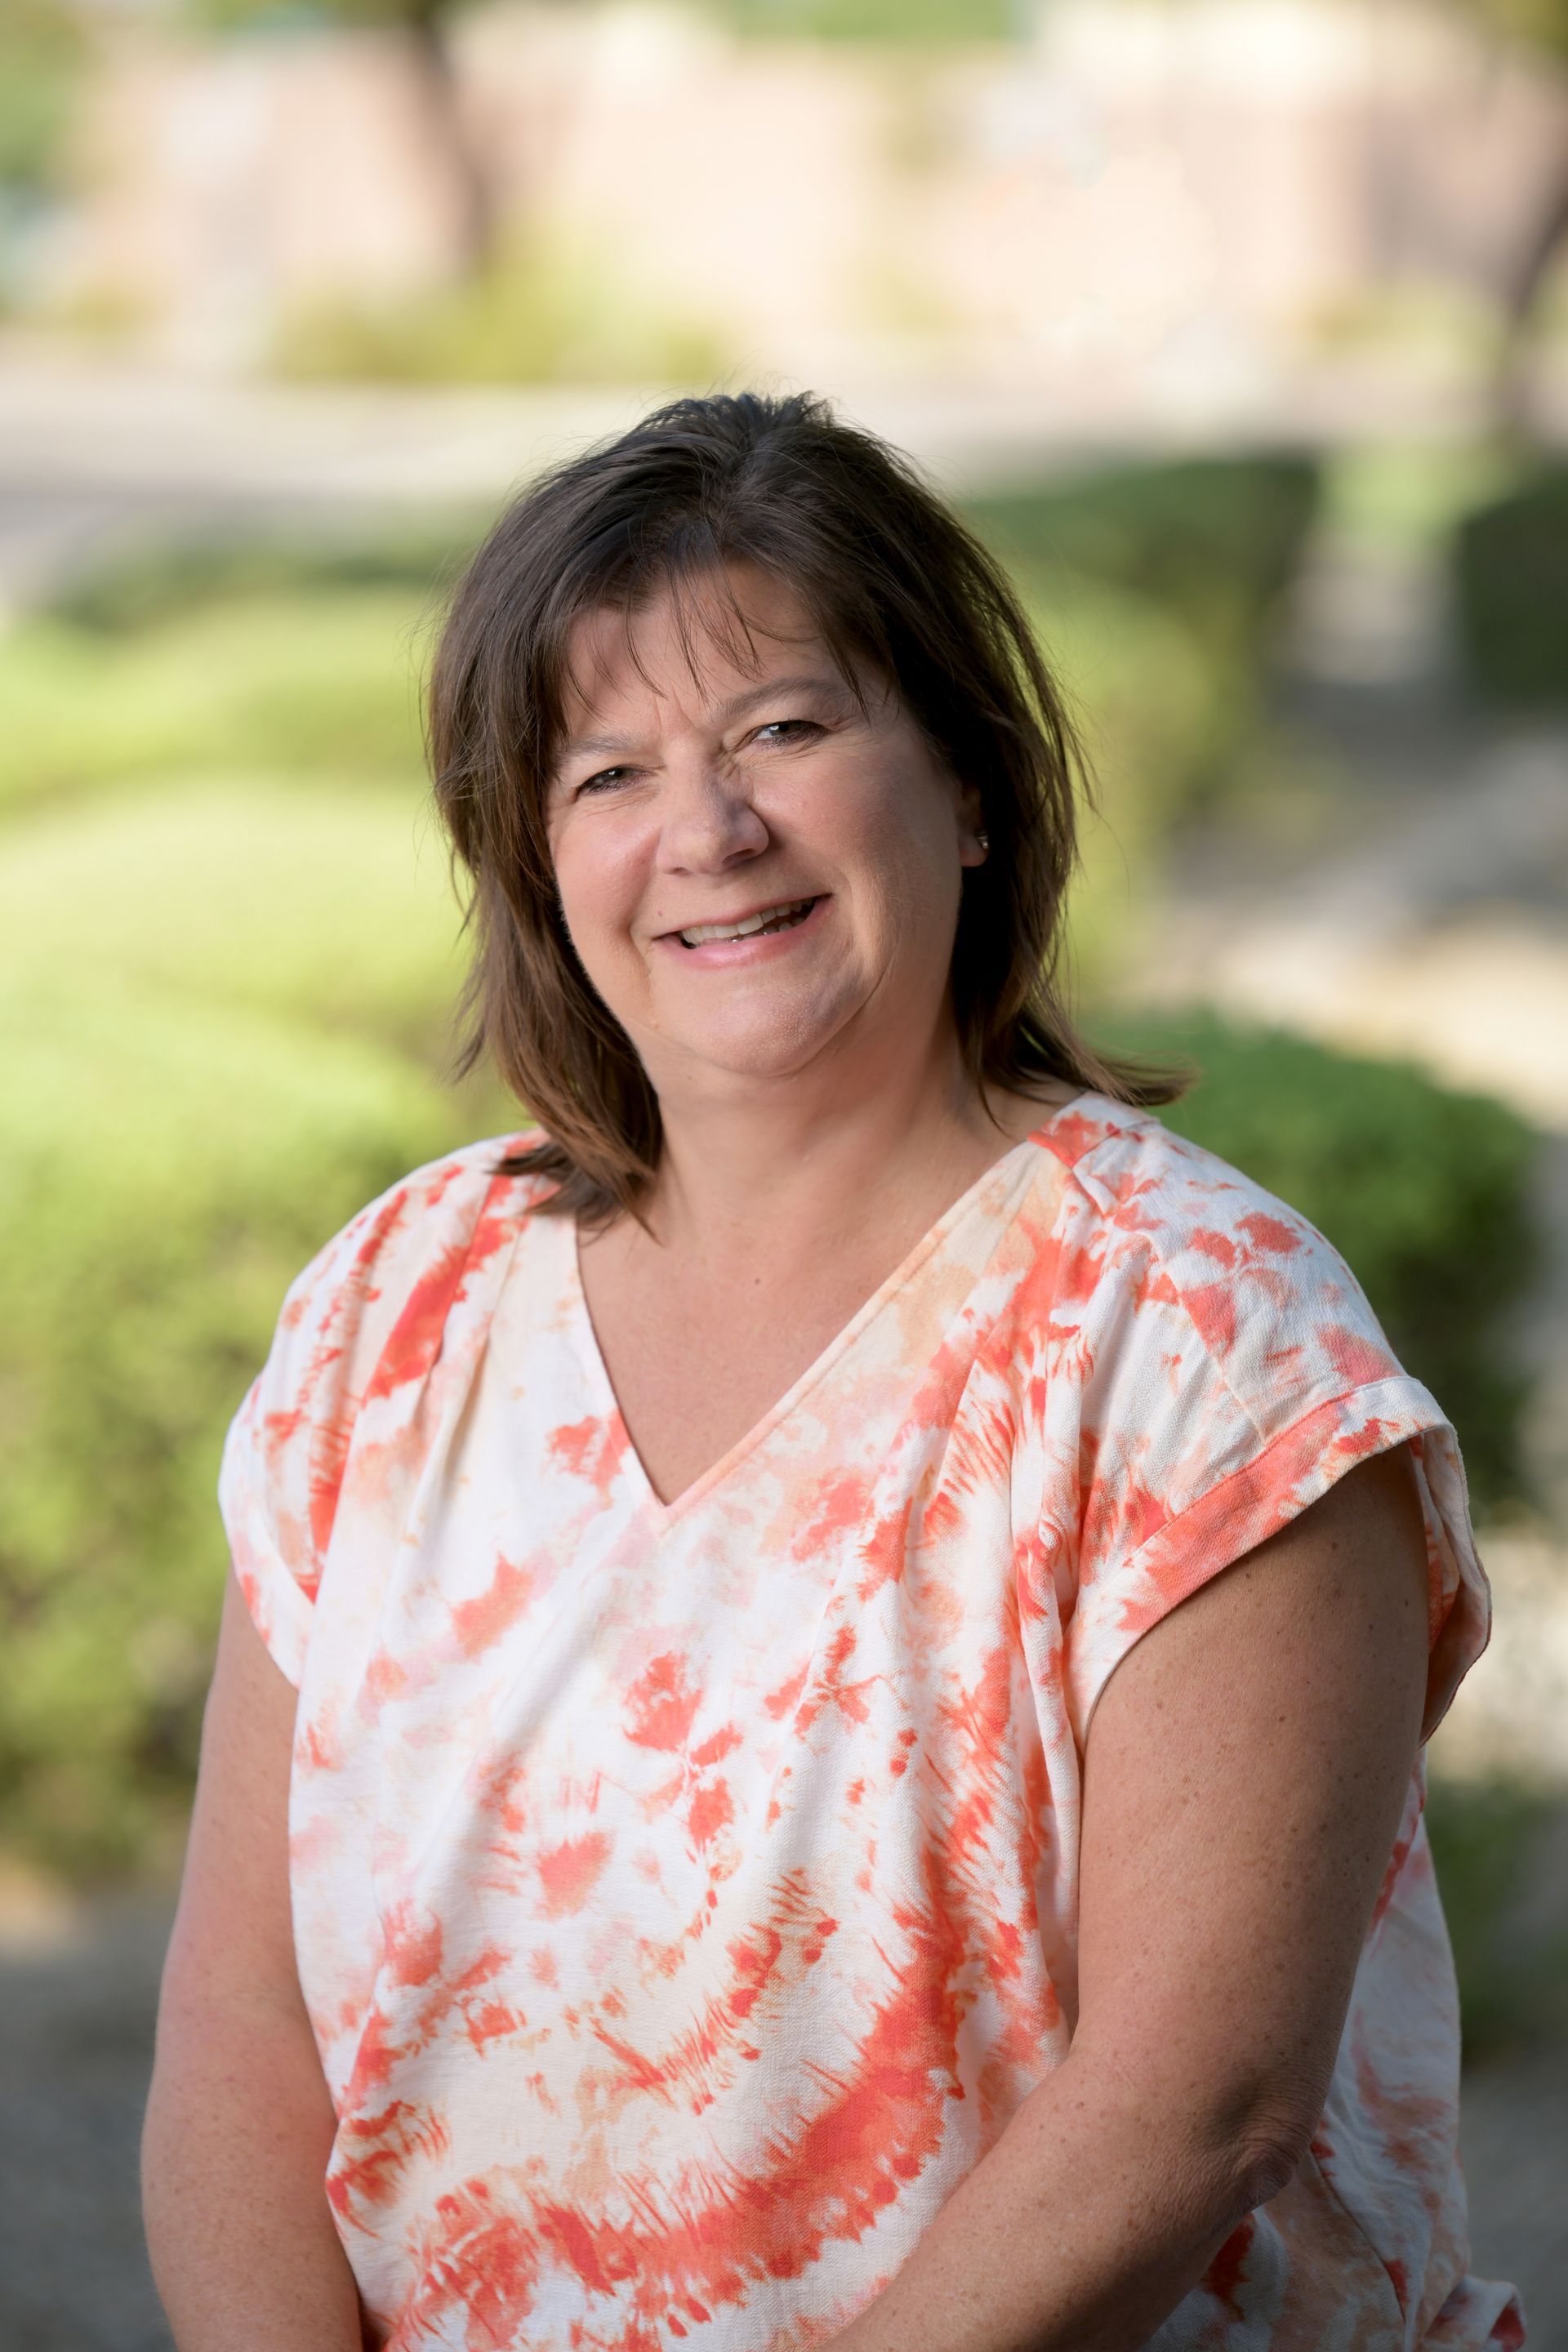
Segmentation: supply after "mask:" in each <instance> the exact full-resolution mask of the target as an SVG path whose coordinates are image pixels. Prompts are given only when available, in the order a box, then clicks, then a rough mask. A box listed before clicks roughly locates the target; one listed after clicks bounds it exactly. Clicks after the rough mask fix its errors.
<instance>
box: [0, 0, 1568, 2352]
mask: <svg viewBox="0 0 1568 2352" xmlns="http://www.w3.org/2000/svg"><path fill="white" fill-rule="evenodd" d="M742 385H757V386H761V387H763V388H766V389H783V388H791V387H795V386H809V387H811V388H812V389H815V390H817V391H821V392H824V393H826V394H830V395H831V396H833V397H834V398H835V399H836V401H837V403H838V404H839V405H840V407H841V409H842V411H843V412H844V413H845V414H847V415H849V416H851V417H852V418H855V419H857V420H858V421H863V422H865V423H867V424H869V425H872V426H874V427H875V428H877V429H879V430H881V431H883V432H886V433H887V434H888V435H889V436H890V437H891V438H893V439H894V440H895V441H897V442H899V443H900V444H901V445H903V446H906V447H908V448H909V449H910V451H911V452H912V454H913V455H914V456H915V457H917V459H919V461H920V462H921V463H922V464H923V465H924V466H925V467H928V469H929V470H930V471H931V474H932V475H933V476H934V478H936V479H937V480H938V481H939V483H941V485H942V487H943V488H945V489H946V490H947V491H948V492H949V493H950V494H951V495H952V497H953V498H955V499H957V500H958V501H959V502H960V504H961V505H962V507H963V510H964V511H965V513H966V514H967V515H968V517H969V519H970V520H971V521H972V522H973V524H974V526H975V527H976V528H977V529H978V530H981V531H982V532H983V533H984V535H986V536H987V537H988V538H989V539H990V540H991V541H993V543H994V545H995V546H996V547H997V548H998V550H999V551H1001V552H1002V553H1003V555H1004V556H1005V560H1006V561H1007V562H1008V563H1009V564H1010V566H1011V567H1012V569H1013V570H1014V572H1015V574H1016V578H1017V580H1018V583H1019V585H1020V587H1021V589H1022V591H1023V593H1024V594H1025V596H1026V599H1027V601H1028V604H1029V606H1030V609H1031V612H1032V613H1033V614H1034V616H1035V618H1036V621H1037V625H1038V628H1039V631H1040V634H1041V637H1042V640H1043V642H1044V644H1045V646H1046V648H1047V654H1048V655H1049V656H1050V657H1051V659H1052V660H1053V662H1054V663H1055V665H1056V667H1057V668H1058V672H1059V674H1060V676H1061V677H1062V679H1063V681H1064V684H1065V687H1066V689H1067V691H1068V695H1069V697H1070V698H1071V699H1072V701H1073V704H1074V706H1075V708H1076V709H1077V710H1078V712H1079V717H1080V719H1081V721H1082V724H1083V727H1084V730H1085V732H1086V736H1087V739H1088V741H1089V747H1090V752H1091V757H1092V762H1093V768H1094V772H1095V779H1096V790H1097V795H1098V801H1099V814H1098V816H1097V817H1096V819H1095V820H1094V822H1093V823H1092V824H1091V825H1090V827H1089V837H1088V841H1087V844H1086V855H1085V860H1084V867H1083V871H1082V873H1081V875H1080V877H1079V882H1078V884H1077V887H1076V890H1075V895H1074V899H1073V907H1072V913H1073V943H1074V959H1075V965H1076V971H1077V975H1078V984H1079V994H1080V997H1081V999H1082V1003H1083V1009H1084V1014H1085V1018H1086V1020H1087V1021H1088V1023H1089V1025H1090V1027H1091V1028H1094V1029H1097V1030H1098V1031H1099V1032H1100V1034H1103V1035H1105V1036H1107V1037H1114V1038H1115V1039H1117V1040H1118V1041H1120V1042H1121V1043H1123V1044H1132V1045H1144V1046H1147V1047H1149V1048H1151V1049H1153V1050H1158V1051H1172V1050H1174V1051H1178V1052H1183V1053H1186V1054H1189V1055H1191V1056H1192V1057H1193V1058H1194V1060H1195V1061H1196V1063H1197V1064H1198V1065H1199V1066H1201V1069H1202V1072H1203V1076H1202V1079H1201V1082H1200V1083H1199V1085H1198V1086H1197V1087H1195V1088H1194V1092H1193V1093H1192V1095H1191V1096H1190V1097H1188V1098H1186V1100H1185V1101H1184V1103H1183V1104H1182V1105H1180V1106H1178V1107H1177V1108H1176V1109H1175V1110H1174V1111H1173V1113H1172V1119H1173V1124H1179V1125H1182V1126H1183V1127H1184V1129H1186V1131H1188V1132H1190V1133H1192V1134H1194V1135H1195V1136H1196V1137H1197V1138H1198V1139H1200V1140H1201V1141H1203V1142H1205V1143H1207V1144H1209V1145H1211V1146H1212V1147H1213V1148H1214V1149H1215V1150H1219V1151H1220V1152H1221V1153H1222V1154H1223V1155H1224V1156H1225V1157H1226V1158H1228V1159H1231V1160H1236V1161H1237V1162H1238V1163H1239V1164H1241V1165H1242V1166H1244V1167H1246V1168H1247V1169H1248V1170H1249V1171H1251V1172H1252V1173H1253V1174H1255V1175H1257V1176H1258V1178H1260V1179H1261V1181H1264V1182H1265V1183H1266V1184H1268V1185H1269V1186H1270V1187H1271V1188H1272V1189H1273V1190H1274V1191H1276V1192H1279V1193H1281V1194H1282V1195H1284V1196H1285V1197H1286V1198H1288V1199H1289V1200H1290V1201H1292V1202H1294V1203H1295V1204H1296V1205H1297V1206H1298V1207H1300V1209H1301V1210H1302V1211H1304V1213H1306V1214H1307V1215H1309V1216H1310V1217H1311V1218H1312V1219H1313V1220H1314V1221H1315V1222H1316V1223H1319V1224H1320V1225H1321V1226H1322V1228H1323V1229H1324V1230H1325V1231H1326V1232H1327V1233H1328V1234H1330V1236H1331V1239H1332V1240H1334V1241H1335V1243H1336V1244H1338V1246H1339V1247H1340V1248H1341V1249H1342V1251H1343V1252H1344V1254H1345V1255H1346V1256H1347V1257H1348V1258H1349V1260H1350V1262H1351V1264H1352V1266H1353V1267H1354V1269H1355V1271H1356V1272H1357V1274H1358V1275H1359V1276H1360V1277H1361V1279H1362V1281H1363V1284H1364V1285H1365V1286H1366V1287H1367V1289H1368V1291H1369V1293H1370V1295H1371V1296H1372V1298H1373V1304H1374V1306H1375V1307H1377V1310H1378V1312H1379V1314H1380V1315H1381V1316H1382V1318H1383V1319H1384V1323H1385V1324H1386V1326H1387V1328H1388V1329H1389V1332H1390V1335H1391V1337H1392V1339H1394V1344H1395V1346H1396V1348H1397V1349H1399V1350H1400V1352H1401V1354H1402V1355H1403V1357H1404V1358H1405V1361H1406V1362H1407V1363H1408V1364H1409V1365H1410V1366H1411V1369H1412V1370H1415V1371H1416V1372H1417V1373H1418V1375H1419V1376H1420V1377H1421V1378H1422V1379H1424V1380H1425V1381H1426V1382H1427V1384H1428V1385H1429V1386H1430V1387H1431V1388H1432V1389H1433V1390H1434V1391H1435V1392H1436V1394H1437V1395H1438V1396H1439V1397H1440V1398H1441V1399H1442V1401H1443V1402H1444V1405H1445V1407H1446V1409H1447V1410H1448V1411H1449V1412H1451V1413H1452V1414H1453V1416H1454V1418H1455V1420H1456V1422H1457V1423H1458V1429H1459V1433H1460V1438H1461V1441H1462V1444H1463V1445H1464V1449H1465V1454H1466V1459H1467V1462H1468V1467H1469V1472H1470V1477H1471V1484H1472V1492H1473V1500H1474V1504H1475V1508H1476V1515H1477V1519H1478V1524H1479V1528H1480V1529H1481V1537H1482V1550H1483V1555H1484V1557H1485V1558H1486V1559H1487V1562H1488V1565H1489V1569H1490V1570H1491V1572H1492V1575H1493V1579H1494V1585H1495V1589H1496V1592H1497V1596H1498V1604H1499V1614H1498V1630H1497V1633H1496V1637H1495V1639H1494V1642H1493V1645H1492V1648H1491V1650H1490V1651H1489V1654H1488V1655H1487V1657H1486V1658H1485V1659H1483V1661H1482V1662H1481V1664H1479V1666H1478V1667H1477V1669H1476V1670H1475V1672H1474V1673H1473V1674H1472V1675H1471V1677H1470V1678H1469V1681H1468V1684H1467V1685H1466V1687H1465V1690H1464V1691H1463V1692H1462V1693H1461V1695H1460V1698H1459V1700H1458V1703H1457V1705H1456V1706H1455V1709H1454V1711H1453V1714H1452V1716H1451V1717H1450V1718H1449V1720H1448V1721H1447V1723H1446V1724H1445V1725H1444V1727H1442V1729H1441V1731H1440V1732H1439V1734H1438V1736H1437V1738H1436V1740H1435V1741H1434V1743H1433V1746H1432V1750H1431V1756H1430V1765H1431V1782H1432V1787H1431V1802H1430V1808H1429V1821H1430V1823H1431V1828H1432V1835H1433V1841H1434V1846H1435V1849H1436V1853H1437V1857H1438V1868H1439V1876H1440V1883H1441V1885H1442V1889H1443V1893H1444V1897H1445V1901H1446V1904H1447V1909H1448V1913H1449V1917H1450V1922H1451V1926H1452V1928H1453V1933H1454V1939H1455V1945H1456V1951H1457V1955H1458V1969H1459V1979H1460V1994H1461V2000H1462V2004H1463V2011H1464V2020H1465V2032H1466V2048H1467V2060H1466V2063H1467V2070H1468V2072H1467V2083H1466V2088H1465V2095H1464V2106H1465V2118H1466V2120H1465V2131H1466V2143H1465V2148H1466V2159H1467V2165H1468V2172H1469V2179H1470V2185H1471V2192H1472V2198H1473V2203H1474V2211H1475V2225H1476V2266H1477V2267H1478V2268H1479V2269H1480V2270H1482V2271H1483V2272H1484V2273H1489V2274H1493V2275H1508V2276H1511V2277H1512V2278H1514V2279H1515V2280H1517V2281H1518V2282H1519V2284H1521V2289H1522V2291H1523V2293H1524V2295H1525V2300H1526V2306H1527V2312H1528V2315H1529V2316H1530V2318H1531V2339H1530V2340H1531V2345H1532V2347H1539V2352H1548V2347H1568V2284H1565V2282H1568V457H1565V455H1564V443H1565V441H1568V5H1563V0H688V5H681V6H676V5H666V0H659V5H642V0H635V5H628V4H627V0H603V5H595V0H551V4H550V5H544V0H493V5H470V6H458V5H448V0H4V5H3V8H0V1033H3V1035H4V1083H3V1085H0V1210H3V1214H0V1285H3V1288H4V1296H5V1313H4V1316H0V1406H3V1410H0V1630H3V1634H4V1638H3V1640H0V2062H3V2063H0V2073H3V2074H4V2077H5V2084H6V2093H5V2095H6V2097H7V2100H8V2102H9V2104H10V2105H11V2107H12V2111H13V2115H12V2120H13V2121H14V2124H15V2126H16V2127H15V2128H12V2129H8V2130H7V2131H6V2133H5V2134H4V2135H0V2352H11V2347H16V2352H24V2347H25V2352H166V2346H167V2338H166V2335H165V2333H164V2331H163V2327H162V2323H161V2322H160V2320H159V2317H158V2314H157V2307H156V2303H155V2299H154V2298H153V2293H152V2288H151V2283H150V2281H149V2280H148V2278H147V2274H146V2270H145V2264H144V2261H143V2258H142V2253H141V2250H140V2235H139V2224H138V2220H137V2213H136V2200H135V2179H134V2175H135V2143H136V2136H137V2131H138V2128H139V2123H140V2106H141V2100H142V2095H143V2093H144V2088H145V2082H146V2075H147V2068H148V2063H149V2056H150V2032H151V2019H152V2003H153V1992H154V1989H155V1983H156V1975H157V1969H158V1964H159V1959H160V1956H161V1952H162V1948H163V1939H164V1937H165V1936H166V1933H167V1927H168V1920H169V1916H170V1909H171V1903H172V1894H173V1888H174V1884H175V1882H176V1879H177V1874H178V1868H179V1860H180V1853H181V1849H182V1842H183V1836H184V1820H185V1814H186V1809H187V1806H188V1801H189V1790H190V1786H191V1780H192V1776H193V1772H194V1766H195V1747H196V1739H197V1736H198V1732H199V1725H200V1712H201V1702H202V1696H203V1694H204V1691H205V1681H206V1675H207V1673H208V1670H209V1665H210V1658H211V1650H212V1642H213V1637H214V1633H215V1631H216V1620H217V1612H218V1605H219V1599H220V1593H221V1586H222V1579H223V1573H224V1568H225V1560H224V1556H223V1549H222V1537H221V1530H220V1528H219V1525H218V1520H217V1515H216V1505H215V1502H214V1497H213V1484H214V1479H215V1477H216V1460H217V1451H218V1447H219V1445H220V1444H221V1441H222V1436H223V1433H224V1429H225V1427H226V1423H227V1420H228V1418H229V1416H230V1414H231V1413H232V1412H233V1411H234V1409H235V1407H236V1406H237V1403H238V1402H239V1398H240V1396H241V1394H242V1393H243V1391H244V1389H245V1387H246V1385H247V1382H248V1381H249V1379H250V1378H251V1376H252V1374H253V1372H254V1371H255V1370H256V1369H257V1368H258V1365H259V1362H260V1360H261V1358H262V1355H263V1353H264V1352H265V1349H266V1346H267V1343H268V1338H269V1335H270V1331H271V1328H272V1323H273V1319H274V1318H275V1316H276V1314H277V1310H278V1306H279V1299H280V1297H281V1293H282V1290H283V1287H284V1286H285V1284H286V1283H287V1282H288V1280H289V1278H290V1277H291V1276H292V1275H293V1274H294V1273H295V1272H297V1271H298V1269H299V1268H300V1265H302V1264H303V1263H304V1261H305V1259H306V1258H307V1257H308V1256H309V1255H310V1254H311V1253H312V1252H313V1250H314V1249H315V1248H316V1247H317V1246H318V1244H320V1243H321V1241H322V1240H324V1239H325V1238H326V1237H327V1235H328V1234H331V1232H332V1231H333V1230H334V1229H335V1228H336V1227H337V1226H338V1225H339V1224H341V1223H342V1221H343V1220H344V1218H346V1217H347V1215H349V1214H350V1213H352V1212H353V1210H354V1209H355V1208H357V1207H358V1206H359V1205H360V1204H361V1203H362V1202H363V1201H364V1200H366V1199H367V1198H369V1197H370V1196H371V1195H372V1194H373V1193H374V1192H377V1191H378V1190H379V1189H380V1188H381V1187H382V1186H383V1185H384V1184H385V1183H388V1182H390V1181H392V1180H393V1179H394V1178H395V1177H396V1176H397V1175H399V1174H401V1173H402V1172H403V1171H405V1170H406V1169H407V1168H409V1167H410V1166H412V1165H414V1164H415V1163H416V1162H417V1161H419V1160H423V1159H426V1158H427V1157H430V1156H431V1155H433V1154H434V1153H436V1152H437V1151H440V1150H444V1149H446V1148H447V1147H448V1146H449V1145H450V1144H452V1143H454V1142H457V1141H458V1140H462V1139H468V1138H471V1137H473V1136H475V1135H480V1134H484V1133H488V1132H494V1131H499V1130H500V1129H502V1128H503V1127H506V1126H508V1125H510V1123H511V1122H512V1120H513V1118H514V1115H515V1107H514V1106H512V1105H510V1103H508V1102H506V1101H505V1100H503V1099H502V1098H501V1097H500V1095H499V1094H498V1092H497V1091H496V1090H495V1088H494V1087H492V1086H490V1085H489V1084H488V1083H487V1082H485V1081H484V1080H482V1079H479V1078H476V1079H471V1080H469V1081H468V1082H466V1083H465V1084H464V1085H463V1086H462V1087H452V1086H449V1085H448V1084H447V1082H446V1080H445V1078H444V1076H443V1075H442V1074H443V1069H444V1066H445V1056H446V1050H447V1014H448V1010H449V1006H450V1003H451V1000H452V996H453V993H454V991H455V987H456V984H457V982H458V977H459V975H460V970H461V955H460V943H459V940H458V908H457V906H456V904H455V901H454V899H453V898H452V894H451V890H450V887H449V883H448V879H447V871H446V866H445V861H444V859H443V856H442V855H441V851H440V845H439V842H438V840H437V834H436V828H435V825H434V822H433V819H432V818H431V816H430V814H429V813H428V810H427V806H426V801H425V798H424V781H423V774H422V762H421V754H420V739H419V723H418V688H419V678H420V673H421V668H422V665H423V662H424V660H425V657H426V653H427V650H428V646H429V643H430V635H431V630H432V627H433V625H434V623H435V620H436V618H437V615H438V613H439V609H440V599H441V595H442V593H443V590H444V587H445V585H446V584H447V583H449V581H450V579H451V578H452V576H453V573H454V570H455V567H456V566H457V564H458V562H460V560H461V557H462V555H463V553H464V551H466V550H467V549H468V547H470V546H471V545H472V544H473V543H474V541H475V539H476V538H477V536H478V534H479V532H480V531H481V530H483V528H484V527H485V524H486V522H487V520H489V517H490V516H492V515H493V513H494V512H495V510H496V509H497V507H498V505H499V503H500V500H501V499H503V498H504V497H505V496H506V494H507V493H508V492H509V490H510V489H511V488H514V487H516V486H517V485H518V484H520V483H521V482H522V481H524V480H526V479H527V478H528V477H529V476H530V474H531V473H532V472H533V471H535V470H536V469H537V468H538V467H541V466H542V465H543V464H546V463H548V462H550V461H551V460H552V459H554V458H556V457H560V456H562V455H563V454H565V453H566V452H567V451H569V450H571V449H573V448H574V447H576V446H581V445H582V444H583V443H584V441H585V440H586V439H589V438H591V437H594V436H597V435H599V434H601V433H604V432H606V431H609V430H611V429H613V428H616V427H618V426H620V425H625V424H626V423H629V422H630V421H631V420H632V419H633V418H634V417H635V416H636V415H638V414H639V413H640V412H641V411H642V410H643V409H644V408H646V407H647V405H648V404H650V403H651V402H653V401H655V400H657V399H658V398H661V397H664V396H668V394H671V393H674V392H678V391H680V390H687V389H697V390H707V389H711V388H731V389H733V388H738V387H741V386H742Z"/></svg>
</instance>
